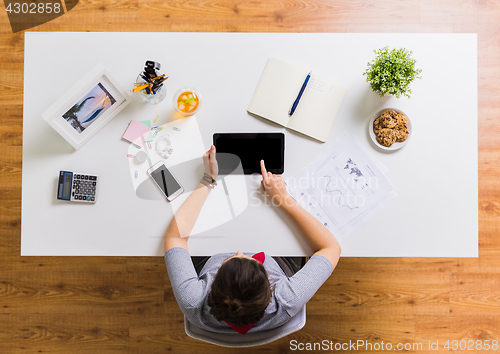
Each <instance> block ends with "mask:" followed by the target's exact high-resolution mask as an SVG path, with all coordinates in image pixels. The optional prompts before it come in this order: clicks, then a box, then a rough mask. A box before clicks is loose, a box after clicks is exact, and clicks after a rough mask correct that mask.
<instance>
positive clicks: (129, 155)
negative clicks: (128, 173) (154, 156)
mask: <svg viewBox="0 0 500 354" xmlns="http://www.w3.org/2000/svg"><path fill="white" fill-rule="evenodd" d="M127 157H135V155H132V154H127Z"/></svg>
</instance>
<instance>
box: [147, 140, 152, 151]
mask: <svg viewBox="0 0 500 354" xmlns="http://www.w3.org/2000/svg"><path fill="white" fill-rule="evenodd" d="M148 148H149V150H151V149H153V147H152V146H151V143H150V142H149V141H148Z"/></svg>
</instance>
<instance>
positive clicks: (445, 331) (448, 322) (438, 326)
mask: <svg viewBox="0 0 500 354" xmlns="http://www.w3.org/2000/svg"><path fill="white" fill-rule="evenodd" d="M499 324H500V317H499V316H489V315H470V316H457V315H453V316H416V319H415V331H416V341H420V342H422V343H426V344H427V345H426V346H424V348H425V349H428V348H429V342H430V343H432V344H433V345H435V344H437V345H438V346H439V349H440V352H443V353H444V352H448V350H446V349H445V348H444V346H445V345H446V343H447V341H449V342H448V344H449V346H450V347H451V348H453V347H454V346H456V347H457V348H459V349H460V345H462V348H467V349H468V350H455V351H452V352H460V353H470V352H476V353H477V352H479V353H496V352H498V350H499V349H500V326H499ZM453 341H457V342H456V343H454V342H453ZM486 341H489V342H486ZM493 341H496V344H497V349H496V350H494V349H493V348H492V344H494V342H493ZM461 342H462V343H461ZM485 343H488V344H489V347H490V349H489V350H485V348H486V347H485ZM450 351H451V350H450Z"/></svg>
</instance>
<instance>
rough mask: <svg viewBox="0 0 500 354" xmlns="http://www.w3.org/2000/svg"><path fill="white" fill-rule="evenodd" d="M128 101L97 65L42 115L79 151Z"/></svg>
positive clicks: (110, 78) (106, 71) (125, 92)
mask: <svg viewBox="0 0 500 354" xmlns="http://www.w3.org/2000/svg"><path fill="white" fill-rule="evenodd" d="M131 100H132V97H131V96H130V94H129V93H128V92H127V91H125V90H124V89H123V88H122V87H121V86H120V85H119V84H118V82H117V81H116V80H115V79H114V78H113V77H112V76H111V74H110V73H109V72H108V70H107V69H106V68H105V67H104V65H103V64H98V65H97V66H96V67H94V68H93V69H92V70H91V71H89V72H88V73H87V74H86V75H85V76H84V77H83V78H82V79H81V80H80V81H78V82H77V83H76V84H75V85H74V86H73V87H72V88H71V89H69V90H68V91H66V93H65V94H63V95H62V96H61V97H60V98H59V99H58V100H57V101H56V102H54V104H52V106H50V107H49V108H48V109H47V110H46V111H45V112H43V113H42V118H43V119H44V120H45V121H46V122H47V123H49V125H50V126H51V127H52V128H54V130H55V131H57V132H58V133H59V134H60V135H61V136H62V137H63V138H64V139H65V140H66V141H67V142H68V143H70V144H71V145H72V146H73V147H74V148H75V149H76V150H78V149H79V148H81V147H82V146H83V145H84V144H85V143H86V142H87V141H89V140H90V139H91V138H92V137H93V136H94V135H95V134H97V132H98V131H99V130H101V129H102V128H103V127H104V126H105V125H106V124H107V123H108V122H109V121H110V120H111V119H113V118H114V117H115V116H116V115H117V114H118V113H119V112H120V111H121V110H123V109H124V108H125V107H126V106H127V105H128V104H129V103H130V102H131Z"/></svg>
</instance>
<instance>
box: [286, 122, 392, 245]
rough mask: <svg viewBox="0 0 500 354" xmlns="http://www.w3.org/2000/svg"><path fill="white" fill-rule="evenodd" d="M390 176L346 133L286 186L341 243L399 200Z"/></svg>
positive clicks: (290, 179)
mask: <svg viewBox="0 0 500 354" xmlns="http://www.w3.org/2000/svg"><path fill="white" fill-rule="evenodd" d="M386 172H387V168H385V167H384V166H383V165H382V164H381V163H380V162H378V161H376V160H375V159H373V158H372V157H371V156H369V155H368V153H366V151H365V150H364V149H363V148H362V146H361V144H360V143H359V141H358V140H357V139H356V138H355V137H354V136H350V135H349V134H347V133H346V132H343V133H342V134H341V135H340V136H339V137H338V138H337V139H335V140H334V141H333V142H332V143H331V144H330V145H328V146H327V147H326V148H325V149H324V151H323V152H322V153H321V154H320V155H319V156H318V157H316V158H315V159H314V160H313V161H312V162H311V163H310V164H309V165H308V166H306V167H305V168H304V169H302V170H301V171H300V172H298V173H297V174H296V175H294V176H293V177H290V178H288V179H287V180H286V184H287V189H288V192H289V193H290V194H291V195H292V196H293V198H294V199H295V200H296V201H297V202H298V203H299V204H300V205H301V206H302V207H304V209H306V210H307V211H308V212H309V213H311V215H313V216H314V217H315V218H316V219H318V220H319V221H320V222H321V223H322V224H323V225H325V226H326V227H327V228H328V229H329V230H330V231H331V232H332V233H333V235H334V236H335V237H336V238H337V240H338V241H339V242H340V243H341V242H343V241H344V240H345V239H347V238H348V237H349V236H350V235H351V234H352V233H353V232H354V231H356V230H357V229H358V228H359V227H360V226H361V225H363V224H364V223H365V222H367V221H368V220H370V219H371V218H372V217H373V216H374V215H375V214H376V213H377V212H378V211H379V210H381V209H382V208H384V207H385V206H386V205H387V204H389V202H390V201H391V200H393V199H394V198H396V196H397V194H396V192H395V191H394V188H393V187H392V185H391V183H390V182H389V180H388V179H387V178H386V176H385V173H386Z"/></svg>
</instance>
